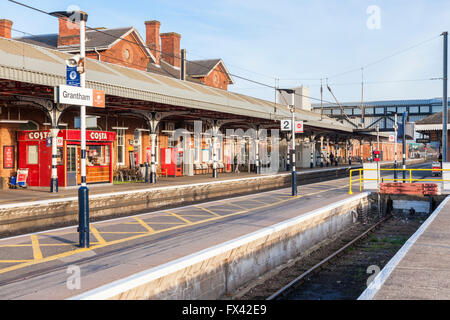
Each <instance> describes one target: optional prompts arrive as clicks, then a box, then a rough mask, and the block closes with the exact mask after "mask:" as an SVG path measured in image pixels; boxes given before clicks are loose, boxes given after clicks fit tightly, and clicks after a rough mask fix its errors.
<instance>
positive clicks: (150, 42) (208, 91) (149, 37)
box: [0, 19, 393, 188]
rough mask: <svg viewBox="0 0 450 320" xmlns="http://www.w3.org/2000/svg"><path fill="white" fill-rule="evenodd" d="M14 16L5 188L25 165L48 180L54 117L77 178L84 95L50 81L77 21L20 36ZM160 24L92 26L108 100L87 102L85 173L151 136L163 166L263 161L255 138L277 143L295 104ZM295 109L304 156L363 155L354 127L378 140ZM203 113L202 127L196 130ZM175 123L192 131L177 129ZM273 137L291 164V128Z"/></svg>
mask: <svg viewBox="0 0 450 320" xmlns="http://www.w3.org/2000/svg"><path fill="white" fill-rule="evenodd" d="M12 24H13V23H12V22H11V21H9V20H5V19H3V20H0V180H1V181H0V187H1V188H7V185H8V181H9V179H10V177H11V176H12V175H14V174H15V172H17V170H18V169H19V168H28V169H29V181H28V183H29V185H30V186H40V187H47V186H49V182H50V179H49V177H50V168H51V165H50V163H51V162H50V159H51V157H49V154H50V153H51V147H49V145H48V141H47V138H48V134H49V132H50V128H51V126H52V122H53V123H54V124H55V123H57V127H58V128H59V133H58V176H59V180H60V181H59V182H60V186H61V187H67V186H74V185H77V184H78V183H79V178H78V176H79V158H80V157H79V107H77V106H70V105H59V104H57V103H55V102H54V88H55V87H56V86H58V85H61V84H65V82H66V70H65V68H66V66H65V60H66V59H68V58H70V57H71V56H72V55H73V54H76V53H78V50H79V30H78V29H77V26H76V25H74V24H73V23H71V22H69V21H65V20H62V19H59V33H55V34H49V35H38V36H30V37H21V38H14V39H12V38H11V27H12ZM160 25H161V24H160V22H158V21H147V22H145V26H146V35H145V41H144V40H143V38H142V37H141V36H140V35H139V33H138V32H137V31H136V29H135V28H134V27H127V28H117V29H104V28H98V29H94V30H91V29H90V30H88V31H87V32H86V39H87V40H86V53H87V57H88V59H87V61H86V70H87V71H86V87H87V88H92V89H96V90H102V91H104V92H105V95H106V107H105V108H103V109H101V108H100V109H99V108H90V107H88V108H87V115H88V119H87V130H88V139H87V140H88V148H87V149H88V150H87V154H88V176H87V181H88V183H98V182H103V183H111V182H112V181H113V178H114V177H115V176H117V175H118V172H119V171H120V170H121V169H123V168H130V167H138V166H140V165H142V164H143V163H145V162H150V161H151V153H152V148H153V147H155V153H156V154H155V155H156V162H157V167H158V170H157V171H158V174H169V175H174V176H179V175H194V174H206V173H211V170H212V168H211V162H212V154H213V152H214V150H216V153H217V162H218V168H219V170H220V171H222V172H230V171H232V170H233V166H232V165H233V164H234V162H235V159H236V157H237V156H238V155H239V156H238V159H239V161H240V163H242V167H241V170H246V171H249V172H250V171H255V170H256V169H255V164H254V162H255V161H254V157H255V154H258V155H259V153H258V152H257V151H255V150H267V151H268V154H271V153H272V151H273V154H276V153H275V150H272V149H271V146H272V142H273V141H271V140H270V139H271V138H272V137H271V136H270V129H279V128H280V120H281V119H290V117H291V115H290V112H289V110H288V108H287V106H286V105H283V104H279V103H275V102H273V101H265V100H261V99H257V98H253V97H249V96H245V95H242V94H238V93H233V92H229V91H227V89H228V85H229V84H232V83H233V80H232V78H231V76H230V74H229V72H228V70H227V68H226V66H225V64H224V63H223V61H222V60H221V59H210V60H197V61H192V60H191V61H185V60H183V59H181V50H180V48H181V46H180V40H181V36H180V34H177V33H174V32H170V33H162V34H161V33H160ZM183 62H186V63H183ZM296 113H297V115H296V117H297V119H301V120H305V128H304V134H299V135H297V136H296V142H297V146H298V148H297V152H298V159H299V166H300V167H309V165H310V160H309V159H310V158H311V156H310V155H311V154H312V155H313V157H314V158H317V156H318V155H319V157H320V158H321V159H324V162H325V164H327V163H328V162H329V160H330V157H329V155H330V154H331V153H333V154H335V155H337V156H338V157H339V159H340V161H341V163H346V162H348V160H349V159H350V158H351V157H352V156H356V152H357V151H355V153H353V151H352V150H354V149H355V148H353V149H352V145H353V144H355V143H356V142H357V141H358V139H361V138H362V139H366V140H367V141H376V137H375V136H374V134H373V133H355V132H354V131H353V129H352V128H350V127H349V126H346V125H345V124H341V123H339V122H337V121H335V120H333V119H330V118H327V117H323V118H321V117H320V115H317V114H316V113H314V112H310V111H308V110H302V109H301V108H298V109H296ZM198 120H201V121H202V122H201V128H200V129H201V131H202V134H201V136H200V137H197V139H195V137H193V136H192V134H193V132H194V131H195V126H196V122H195V121H198ZM197 125H198V123H197ZM179 128H182V129H183V130H184V132H186V133H187V135H181V136H180V137H178V138H177V139H173V140H171V139H170V137H171V136H172V133H173V132H174V130H175V129H179ZM208 129H209V130H211V129H214V130H220V131H221V132H222V133H223V135H221V136H218V135H215V134H212V133H211V131H210V132H209V133H208V132H207V130H208ZM227 129H228V130H237V131H236V132H239V134H231V135H229V134H226V130H227ZM238 129H239V130H240V131H239V130H238ZM263 129H266V130H269V134H268V137H267V138H263V137H260V136H255V135H254V134H252V131H251V130H254V131H253V133H254V132H261V130H263ZM212 132H214V131H212ZM249 132H250V133H249ZM312 135H313V136H314V137H315V138H314V139H312V140H311V139H310V137H311V136H312ZM385 138H386V137H383V136H382V139H385ZM152 139H154V140H152ZM215 139H218V141H217V143H214V141H216V140H215ZM276 139H278V140H279V141H280V149H279V159H277V160H280V164H279V166H280V170H284V169H285V167H286V163H285V162H286V156H285V155H286V153H287V142H288V139H289V134H285V133H281V135H280V137H276ZM256 145H258V147H259V149H258V148H256ZM212 146H214V147H212ZM355 150H356V149H355ZM252 157H253V159H252ZM389 158H390V156H389ZM392 159H393V155H392ZM187 160H189V161H187ZM260 160H261V162H262V164H261V166H264V161H266V164H267V161H268V159H262V158H261V159H260ZM272 160H274V159H273V158H272ZM384 160H390V159H388V158H385V159H384ZM252 161H253V162H252ZM272 162H274V161H272ZM188 163H191V164H189V165H188ZM314 165H317V162H315V163H314ZM89 167H91V168H89ZM220 171H219V172H220Z"/></svg>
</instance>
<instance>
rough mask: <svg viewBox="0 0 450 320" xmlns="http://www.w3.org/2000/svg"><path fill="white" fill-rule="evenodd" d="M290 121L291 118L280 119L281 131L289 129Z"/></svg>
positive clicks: (290, 128) (290, 127) (290, 126)
mask: <svg viewBox="0 0 450 320" xmlns="http://www.w3.org/2000/svg"><path fill="white" fill-rule="evenodd" d="M291 130H292V123H291V120H281V131H291Z"/></svg>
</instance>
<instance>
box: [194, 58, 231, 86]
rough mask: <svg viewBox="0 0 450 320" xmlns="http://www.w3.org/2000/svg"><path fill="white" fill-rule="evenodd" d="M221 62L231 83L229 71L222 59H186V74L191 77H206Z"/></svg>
mask: <svg viewBox="0 0 450 320" xmlns="http://www.w3.org/2000/svg"><path fill="white" fill-rule="evenodd" d="M219 63H222V66H223V69H224V70H225V73H226V75H227V78H228V80H229V83H230V84H232V83H233V79H232V78H231V75H230V73H229V72H228V70H227V68H226V67H225V64H224V63H223V61H222V59H209V60H191V61H186V75H188V76H190V77H191V78H202V77H206V76H207V75H208V74H209V73H210V72H211V71H212V70H213V69H214V68H215V67H216V66H217V64H219Z"/></svg>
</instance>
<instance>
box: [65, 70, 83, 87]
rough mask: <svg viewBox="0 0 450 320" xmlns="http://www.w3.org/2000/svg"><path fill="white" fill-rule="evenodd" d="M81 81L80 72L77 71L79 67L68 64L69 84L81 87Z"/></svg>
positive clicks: (67, 79)
mask: <svg viewBox="0 0 450 320" xmlns="http://www.w3.org/2000/svg"><path fill="white" fill-rule="evenodd" d="M80 83H81V80H80V73H79V72H78V71H77V67H76V66H75V67H69V66H66V84H67V85H68V86H74V87H79V86H80Z"/></svg>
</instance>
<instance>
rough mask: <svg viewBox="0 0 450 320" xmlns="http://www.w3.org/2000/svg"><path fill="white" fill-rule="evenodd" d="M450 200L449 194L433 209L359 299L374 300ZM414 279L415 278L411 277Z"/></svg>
mask: <svg viewBox="0 0 450 320" xmlns="http://www.w3.org/2000/svg"><path fill="white" fill-rule="evenodd" d="M449 200H450V196H447V197H446V198H445V199H444V200H443V201H442V202H441V204H440V205H439V206H438V207H437V208H436V210H434V211H433V213H432V214H431V215H430V216H429V217H428V218H427V220H425V222H424V223H423V224H422V225H421V226H420V227H419V229H417V231H416V232H415V233H414V234H413V235H412V236H411V237H410V238H409V239H408V240H407V241H406V243H405V244H404V245H403V246H402V247H401V248H400V250H399V251H398V252H397V253H396V254H395V256H393V257H392V258H391V260H389V262H388V263H387V264H386V265H385V266H384V268H383V270H381V271H380V272H379V273H378V275H377V276H376V277H375V278H374V279H373V280H372V282H371V283H370V284H369V286H368V287H367V288H366V290H364V291H363V293H362V294H361V295H360V296H359V298H358V300H372V299H373V297H374V296H375V295H376V294H377V292H378V291H379V290H380V288H381V286H382V285H383V284H384V282H385V281H386V280H387V278H389V276H390V275H391V273H392V271H393V270H394V269H395V267H396V266H397V265H398V264H399V262H400V261H401V260H402V259H403V257H404V256H405V255H406V254H407V253H408V251H409V250H410V249H411V247H412V246H413V245H414V243H415V242H416V240H417V239H418V238H419V237H420V236H421V235H422V234H423V233H424V232H425V230H426V229H427V228H428V226H429V225H430V224H431V223H432V222H433V220H434V219H435V218H436V217H437V216H438V215H439V213H440V212H441V210H442V209H443V208H444V206H446V205H447V202H448V201H449ZM411 281H413V279H411Z"/></svg>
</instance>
